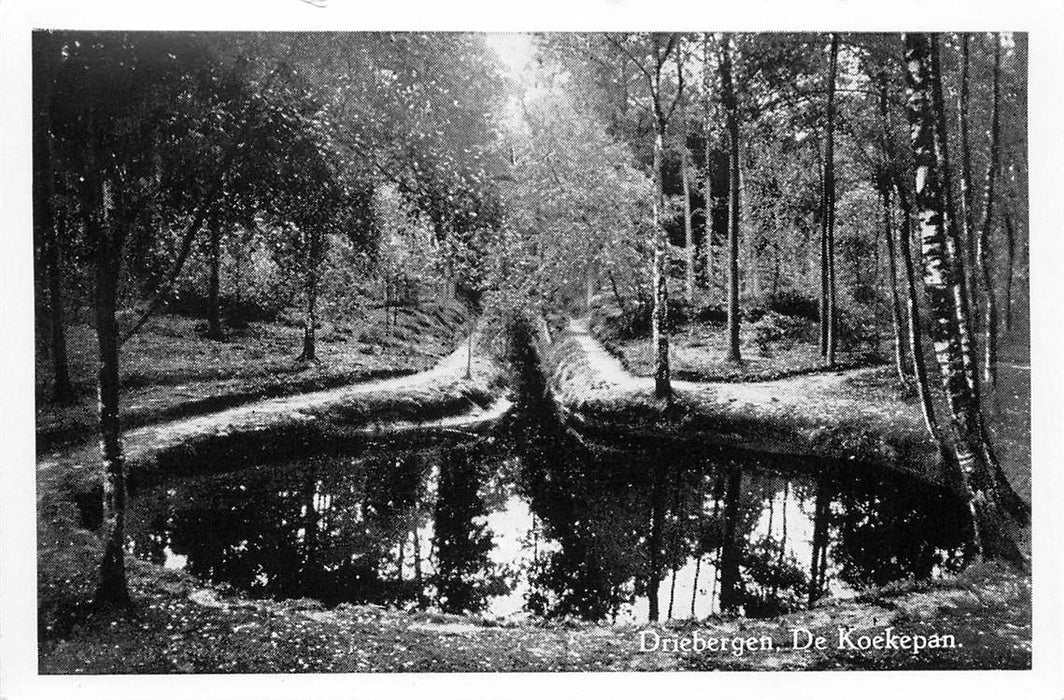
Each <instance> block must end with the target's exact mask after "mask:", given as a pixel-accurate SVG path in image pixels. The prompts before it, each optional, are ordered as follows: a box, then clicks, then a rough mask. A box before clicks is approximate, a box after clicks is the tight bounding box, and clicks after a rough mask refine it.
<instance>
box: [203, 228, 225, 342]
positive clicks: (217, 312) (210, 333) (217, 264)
mask: <svg viewBox="0 0 1064 700" xmlns="http://www.w3.org/2000/svg"><path fill="white" fill-rule="evenodd" d="M209 226H210V235H211V241H210V243H211V249H210V283H209V285H208V305H207V306H208V308H207V337H208V338H211V339H212V340H221V339H222V307H221V300H220V296H221V295H220V288H221V269H220V268H221V257H222V254H221V231H220V226H219V222H218V217H217V216H214V217H211V221H210V224H209Z"/></svg>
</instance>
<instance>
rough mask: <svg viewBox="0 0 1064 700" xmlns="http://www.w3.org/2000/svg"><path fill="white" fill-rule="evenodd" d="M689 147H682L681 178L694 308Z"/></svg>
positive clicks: (687, 279)
mask: <svg viewBox="0 0 1064 700" xmlns="http://www.w3.org/2000/svg"><path fill="white" fill-rule="evenodd" d="M688 161H689V159H688V156H687V145H686V144H681V145H680V178H681V180H682V181H683V233H684V253H685V254H686V256H687V260H686V267H685V269H684V272H685V282H686V288H685V291H686V292H687V303H688V304H690V305H691V306H694V303H695V237H694V230H693V229H692V228H691V173H690V163H689V162H688Z"/></svg>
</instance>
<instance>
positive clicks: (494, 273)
mask: <svg viewBox="0 0 1064 700" xmlns="http://www.w3.org/2000/svg"><path fill="white" fill-rule="evenodd" d="M1026 81H1027V39H1026V36H1025V35H1022V34H1017V33H972V34H967V33H964V34H960V33H941V34H905V35H898V34H870V33H823V34H813V33H806V34H803V33H769V34H752V33H751V34H744V33H736V34H732V33H671V34H661V33H616V34H611V33H590V34H544V35H527V36H493V35H482V34H431V33H430V34H415V33H374V34H369V33H276V34H255V33H136V32H132V33H130V32H61V31H39V32H36V33H35V34H34V38H33V178H34V182H33V185H34V186H33V193H34V198H33V206H34V242H35V275H36V298H35V303H36V313H37V316H36V318H37V326H36V330H37V337H36V341H37V350H38V373H37V374H38V376H37V401H38V443H39V446H42V447H45V448H48V449H52V450H62V449H67V448H68V447H69V446H71V445H74V444H76V443H77V442H78V441H79V440H85V439H87V438H90V437H94V438H96V439H98V441H99V450H98V451H97V453H96V455H97V456H96V462H95V465H94V467H93V468H94V469H95V470H97V471H98V472H99V473H100V474H101V478H100V482H101V483H102V499H103V517H102V521H101V523H102V524H101V528H102V529H101V530H100V532H101V533H102V534H101V542H102V551H101V552H100V553H99V559H98V570H97V572H96V573H95V584H94V594H93V599H94V601H95V603H96V604H97V605H103V606H118V607H124V606H128V605H129V604H130V591H129V587H128V585H127V570H126V550H127V549H128V544H127V534H126V530H125V527H126V511H127V483H126V479H127V471H126V465H125V461H126V458H125V452H126V450H127V448H128V445H127V444H126V443H127V441H126V439H125V438H124V431H125V430H127V429H128V428H130V427H131V426H137V425H148V424H151V423H152V422H153V421H155V420H159V419H161V418H165V417H174V416H179V415H188V414H191V413H194V412H195V411H196V410H198V409H196V408H193V407H192V404H193V399H191V398H190V399H188V400H187V401H186V402H185V403H182V400H181V399H180V398H175V396H176V395H178V394H180V392H181V391H185V392H191V393H187V396H192V397H194V398H195V400H196V401H199V402H200V403H199V404H196V405H197V406H199V407H204V406H208V405H210V406H215V405H216V406H217V407H223V406H228V405H235V404H236V403H238V402H239V401H240V400H243V399H252V398H261V397H263V396H274V395H282V394H295V393H298V392H300V391H308V390H311V389H315V390H317V389H322V388H328V387H334V386H340V385H343V384H345V383H349V382H351V381H362V380H365V379H368V378H375V377H378V376H390V374H391V373H401V372H412V371H417V370H424V369H426V367H428V366H430V365H431V364H432V363H433V362H435V361H436V360H437V359H439V358H440V357H441V356H442V355H443V354H446V353H447V352H450V351H451V349H452V347H453V346H455V345H459V344H461V343H462V342H468V352H467V354H466V355H465V356H464V362H465V365H466V366H465V368H464V369H465V374H466V376H467V377H469V376H471V374H473V373H474V368H473V357H474V337H478V338H479V337H482V336H488V337H490V338H493V339H494V340H495V341H497V342H495V345H494V346H493V347H500V346H501V345H505V344H507V343H509V342H510V341H509V340H508V338H510V337H511V336H512V333H513V329H514V328H515V325H519V324H520V323H532V324H533V325H535V324H537V323H540V320H541V319H545V326H546V327H547V328H548V329H549V330H550V332H557V331H559V330H561V329H564V328H565V326H566V323H568V319H581V321H580V322H581V323H586V324H587V326H588V327H589V328H590V329H591V333H592V334H593V335H594V337H595V338H596V339H597V341H598V342H601V343H602V345H604V346H605V347H606V348H608V349H609V350H610V352H612V353H613V354H614V356H616V357H618V358H619V359H620V360H621V361H622V362H623V364H624V366H625V367H626V368H627V370H629V371H631V372H632V373H633V374H635V375H640V376H645V377H653V383H654V392H653V393H654V400H655V401H657V402H658V404H659V406H660V409H661V411H662V412H663V415H670V413H669V412H670V411H673V410H680V409H679V408H676V407H677V406H679V405H680V404H681V403H682V402H680V401H679V399H678V398H677V395H678V394H677V386H679V385H680V384H678V382H727V383H742V382H747V381H772V380H775V379H779V378H785V377H791V376H797V375H800V376H806V375H812V376H819V373H825V374H827V373H836V372H845V371H849V370H856V369H862V368H869V367H874V368H878V370H877V373H876V374H875V375H874V376H875V377H876V378H877V379H876V381H877V382H879V385H881V386H883V387H885V388H886V390H887V391H888V392H890V395H891V396H893V397H894V398H896V399H897V400H898V401H900V402H904V403H905V404H906V405H911V406H913V407H914V409H913V410H914V411H918V412H919V415H920V416H921V417H922V425H923V427H924V428H925V429H926V431H927V434H928V435H929V436H930V438H931V439H933V440H934V441H935V442H936V443H937V444H938V446H939V448H940V449H941V451H942V455H943V460H944V463H946V464H948V465H949V471H950V483H951V486H952V488H953V489H954V491H955V492H956V493H958V494H961V496H962V497H963V500H964V502H965V503H966V505H967V510H968V512H969V513H970V519H971V523H970V525H971V527H970V540H971V543H970V544H971V547H972V548H973V550H974V551H975V552H976V553H977V555H978V556H979V557H985V558H987V559H1004V560H1007V561H1009V562H1012V563H1014V564H1016V565H1018V566H1020V567H1021V568H1026V567H1028V566H1029V549H1028V546H1027V545H1026V544H1025V541H1026V538H1027V537H1028V535H1027V534H1026V533H1027V530H1026V529H1025V528H1026V526H1027V524H1028V521H1029V506H1028V505H1027V503H1026V502H1025V500H1024V499H1023V498H1022V497H1021V495H1019V494H1018V491H1022V489H1021V488H1019V487H1017V483H1018V482H1023V481H1026V479H1027V477H1026V476H1025V474H1027V473H1029V465H1027V464H1024V463H1023V462H1024V461H1025V460H1026V459H1029V456H1028V455H1029V453H1028V454H1027V455H1025V454H1024V450H1023V449H1019V450H1016V449H1013V448H1012V447H1009V448H1007V449H1005V450H1004V451H1003V450H1002V449H1000V446H1001V444H1002V443H1008V444H1009V445H1011V444H1012V443H1013V442H1023V439H1021V438H1013V437H1012V436H1011V433H1010V432H1009V430H1010V429H1009V428H1008V427H1007V425H1006V423H1007V415H1006V414H1008V413H1009V412H1010V411H1012V410H1014V409H1015V406H1014V405H1013V404H1011V403H1009V400H1008V399H1007V398H1006V395H1013V394H1015V392H1016V391H1019V390H1017V389H1016V388H1015V386H1014V385H1013V384H1012V383H1011V379H1010V378H1009V377H1011V376H1012V375H1011V374H1007V373H1006V374H1002V373H1001V371H999V370H1000V368H1001V367H1002V366H1013V365H1017V363H1019V365H1022V364H1023V363H1024V362H1027V361H1028V360H1027V359H1026V357H1027V355H1026V353H1027V352H1028V351H1027V333H1028V328H1027V319H1028V304H1027V289H1028V264H1029V258H1028V241H1029V234H1028V227H1027V221H1028V204H1027V201H1028V200H1027V188H1028V183H1027V131H1026V129H1027V118H1026V115H1027V93H1026V85H1027V82H1026ZM467 339H468V340H467ZM430 341H431V343H432V344H433V347H432V348H430V349H426V348H425V345H426V343H429V342H430ZM403 343H406V344H405V345H404V344H403ZM500 344H501V345H500ZM478 347H479V346H478ZM484 347H485V348H487V346H486V345H485V346H484ZM350 348H356V350H357V352H358V353H361V354H359V355H358V357H357V358H355V359H353V360H352V359H351V356H350V355H348V354H345V353H348V352H349V349H350ZM478 352H479V350H478ZM483 352H489V350H487V349H484V350H483ZM1010 363H1011V364H1010ZM234 378H238V379H239V380H240V382H241V383H239V385H237V384H234V383H233V382H234V381H236V379H234ZM197 382H198V384H197ZM227 382H228V383H227ZM153 392H155V393H153ZM197 392H198V393H197ZM1020 393H1022V392H1020ZM223 395H225V396H223ZM238 395H239V397H242V398H238ZM226 397H228V398H226ZM222 399H225V400H229V399H231V402H230V403H223V401H222ZM211 402H214V403H211ZM1009 407H1011V408H1009ZM1021 408H1022V409H1023V410H1024V411H1028V412H1029V406H1024V405H1022V400H1021ZM1028 415H1029V413H1028ZM1028 420H1029V418H1028ZM829 427H830V426H829ZM735 473H736V474H737V473H738V472H735ZM461 474H462V473H461V472H460V471H455V472H454V473H453V474H452V472H450V471H445V475H446V476H447V478H449V479H452V480H453V479H459V478H460V475H461ZM1017 475H1020V476H1017ZM461 478H466V477H464V476H462V477H461ZM737 478H738V477H734V479H737ZM1010 479H1011V480H1010ZM655 483H656V482H655ZM723 483H724V482H720V483H719V484H718V490H721V489H723V486H721V485H720V484H723ZM544 488H546V487H544ZM654 488H657V487H656V486H655V487H654ZM697 488H699V489H700V488H701V487H697ZM727 488H728V489H731V490H737V489H739V482H738V481H734V483H733V482H728V485H727ZM692 489H695V487H692ZM698 493H699V495H701V491H698ZM720 493H723V490H721V491H720ZM720 493H718V496H717V500H719V499H720V497H721V496H720ZM675 498H676V499H679V498H680V496H679V495H676V496H675ZM818 503H819V501H818ZM817 507H818V508H819V507H820V506H819V505H818V506H817ZM715 510H716V509H715V508H714V512H715ZM648 527H649V533H650V534H649V537H650V543H649V547H650V557H651V560H650V564H649V566H650V567H651V568H650V571H651V573H650V578H651V579H652V581H651V582H650V583H648V584H647V585H648V586H650V587H651V590H652V591H653V593H652V595H651V598H650V600H651V602H650V606H651V607H650V611H651V612H650V616H651V617H650V619H651V620H655V619H657V616H658V614H659V613H658V610H657V605H658V603H657V586H658V580H659V579H663V578H664V576H665V573H664V572H665V565H664V563H663V562H662V561H657V560H655V559H654V557H656V556H658V555H657V554H656V553H657V552H658V550H659V549H660V546H661V542H660V541H656V540H655V539H654V538H655V536H656V535H655V533H659V534H660V530H661V528H660V527H659V526H658V525H655V524H654V523H650V524H649V526H648ZM771 527H772V525H771V521H770V525H769V528H770V529H771ZM784 528H786V525H784ZM784 533H786V529H784ZM402 536H403V537H406V536H407V532H406V531H404V532H403V533H402ZM817 536H819V535H814V537H817ZM825 536H826V535H825ZM723 537H724V538H725V540H724V541H726V540H727V535H726V534H725V535H724V536H723ZM732 537H734V534H733V535H732ZM784 537H786V534H784ZM489 541H490V540H489ZM413 544H414V546H420V545H419V541H418V538H417V535H416V532H415V536H414V539H413ZM440 546H444V547H445V546H446V543H442V544H441V545H440ZM814 546H816V545H815V544H814ZM444 552H445V553H446V552H447V550H446V549H444ZM781 552H782V550H781ZM720 555H721V556H723V557H725V558H727V557H729V556H731V557H732V560H731V565H733V566H734V567H736V568H737V567H738V566H739V565H738V563H736V562H737V560H736V559H734V557H737V556H738V554H735V553H731V554H729V550H728V547H727V546H725V547H724V549H723V551H722V552H720ZM403 556H404V553H403V545H402V544H400V549H399V557H400V565H399V575H400V577H401V576H402V564H401V561H402V557H403ZM766 556H767V555H766ZM773 556H774V555H773ZM699 557H701V554H699ZM780 557H781V559H780V561H781V562H782V553H781V554H780ZM698 561H699V565H701V562H702V559H701V558H699V560H698ZM415 562H416V565H417V566H418V567H420V554H419V555H418V558H416V559H415ZM728 565H729V562H728V561H724V562H723V566H724V567H727V566H728ZM825 566H826V565H825ZM813 572H814V574H813V579H814V580H815V579H816V572H817V569H816V564H815V563H814V569H813ZM820 575H821V576H823V574H822V573H821V574H820ZM417 576H418V578H419V580H420V577H421V570H420V568H419V569H418V573H417ZM695 576H696V585H697V576H698V574H697V573H696V574H695ZM675 581H676V571H675V567H674V569H673V587H675ZM715 585H716V584H715V583H714V586H715ZM773 592H774V589H773ZM455 595H457V594H455ZM721 595H722V601H724V597H726V596H728V595H736V594H735V593H734V592H729V591H723V592H722V594H721ZM690 605H691V610H692V613H693V612H694V607H695V604H694V599H693V598H692V601H691V604H690ZM669 607H670V616H671V607H672V605H671V601H670V606H669Z"/></svg>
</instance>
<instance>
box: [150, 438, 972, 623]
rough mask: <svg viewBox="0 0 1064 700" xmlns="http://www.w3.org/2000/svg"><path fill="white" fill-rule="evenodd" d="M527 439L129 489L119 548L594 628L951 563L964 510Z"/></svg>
mask: <svg viewBox="0 0 1064 700" xmlns="http://www.w3.org/2000/svg"><path fill="white" fill-rule="evenodd" d="M529 435H530V434H527V433H526V434H525V437H524V438H523V439H514V438H513V436H512V435H510V438H509V439H500V438H498V437H496V438H488V439H483V438H481V439H475V440H469V441H464V442H462V441H457V442H456V441H450V442H446V443H443V444H436V445H433V446H429V447H422V448H417V447H411V446H395V445H392V446H377V447H375V448H374V449H366V450H364V451H363V453H362V454H359V455H356V456H343V455H336V454H333V455H324V456H317V457H310V458H307V459H303V460H299V461H298V462H290V463H279V464H268V465H262V466H259V467H255V468H251V469H244V470H241V471H237V472H232V473H229V474H223V475H219V476H209V477H207V476H205V477H192V478H187V479H183V480H179V481H174V482H171V483H167V484H164V485H161V486H158V487H155V488H151V489H147V490H142V491H141V492H140V493H136V494H135V495H134V497H133V498H132V505H131V512H130V515H129V532H130V549H131V551H133V552H134V553H135V554H136V555H138V556H140V557H143V558H146V559H149V560H152V561H154V562H157V563H159V564H164V565H170V566H181V567H183V568H185V569H187V570H188V571H190V572H191V573H193V574H195V575H197V576H200V577H202V578H204V579H207V580H211V581H216V582H225V583H228V584H231V585H232V586H235V587H237V588H240V589H242V590H244V591H246V592H248V593H249V594H251V595H252V596H273V597H280V598H301V597H310V598H316V599H318V600H321V601H322V602H323V603H325V604H326V605H335V604H338V603H341V602H354V603H366V602H370V603H378V604H386V605H397V606H402V607H414V606H428V605H432V606H435V607H438V608H440V609H442V610H445V611H449V612H469V611H487V612H489V613H491V614H495V615H505V614H510V613H514V612H518V611H521V610H525V611H527V612H529V613H532V614H535V615H539V616H544V617H558V616H567V615H569V616H577V617H581V618H587V619H597V620H645V619H647V618H648V617H651V616H656V617H658V618H659V619H665V618H681V617H688V616H698V617H702V616H705V615H708V614H712V613H718V612H722V611H727V610H739V609H741V610H742V611H743V612H744V613H745V614H746V615H748V616H772V615H776V614H779V613H782V612H787V611H790V610H794V609H798V608H801V607H803V606H806V605H808V604H809V603H810V601H812V600H815V599H816V598H817V597H819V596H820V595H822V594H823V593H831V594H834V595H844V594H846V593H847V592H848V591H852V590H855V589H858V588H860V587H863V586H867V585H873V584H883V583H886V582H888V581H893V580H897V579H904V578H927V577H929V576H932V575H934V574H937V573H941V572H945V571H953V570H957V569H958V568H959V566H960V564H961V563H962V562H963V551H962V549H961V547H962V546H963V542H964V527H965V525H964V523H965V522H966V521H965V513H964V510H963V508H960V507H959V505H958V504H957V503H956V502H954V500H953V499H952V498H950V497H948V496H947V495H946V494H944V493H941V492H939V491H937V490H935V489H933V488H931V487H929V486H926V485H922V484H917V483H916V482H913V481H912V480H909V479H905V478H902V477H900V476H896V475H889V474H881V473H872V472H868V471H864V470H860V469H858V468H856V467H854V466H853V465H848V466H847V467H846V468H843V467H842V466H837V467H830V466H829V467H825V466H824V465H820V466H819V467H818V470H817V471H818V472H819V475H818V477H817V478H815V479H814V478H812V477H810V476H806V475H805V474H804V473H802V472H801V471H787V470H782V469H780V468H779V466H778V465H767V464H757V463H754V462H751V461H750V460H749V459H746V460H743V461H742V462H738V461H730V460H726V459H723V458H719V457H718V458H715V459H714V460H712V461H707V460H706V459H705V458H699V457H698V456H697V455H685V454H682V453H677V452H672V453H669V454H666V453H664V452H662V451H660V450H645V451H638V450H624V451H617V450H596V449H589V448H588V447H586V446H584V445H581V444H579V443H577V442H576V441H575V440H574V439H571V438H570V439H561V440H557V441H549V440H544V439H543V433H537V434H536V435H537V436H538V437H536V438H535V439H534V440H533V441H532V443H531V444H530V443H529V441H528V436H529Z"/></svg>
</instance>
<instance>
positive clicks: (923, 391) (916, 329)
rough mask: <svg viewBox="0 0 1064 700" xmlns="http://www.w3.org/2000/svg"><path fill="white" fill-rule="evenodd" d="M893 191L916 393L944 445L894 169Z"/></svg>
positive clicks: (904, 205) (902, 193)
mask: <svg viewBox="0 0 1064 700" xmlns="http://www.w3.org/2000/svg"><path fill="white" fill-rule="evenodd" d="M894 191H895V192H896V193H897V195H898V204H899V205H900V207H901V226H900V227H899V231H898V234H899V236H900V238H899V240H898V250H899V251H900V252H901V260H902V270H903V272H904V273H905V300H906V308H907V310H908V314H907V317H908V319H909V327H908V331H909V355H910V357H912V359H913V378H914V379H915V380H916V393H917V395H918V396H919V398H920V411H921V413H923V416H924V425H926V426H927V432H928V433H930V434H931V436H932V437H934V439H935V441H936V442H937V443H938V444H939V445H944V444H945V443H944V442H943V441H942V435H941V434H940V432H939V429H938V421H937V419H936V418H935V408H934V403H933V402H932V398H931V384H930V382H929V381H928V378H927V363H926V361H925V360H924V341H923V330H922V326H921V323H920V318H921V315H920V302H919V299H918V298H917V293H916V269H915V265H914V264H913V254H912V249H913V245H912V220H913V214H912V207H911V205H910V204H909V197H908V195H907V194H906V187H905V184H904V183H903V182H902V180H901V176H900V175H899V174H898V173H897V171H895V172H894Z"/></svg>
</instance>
